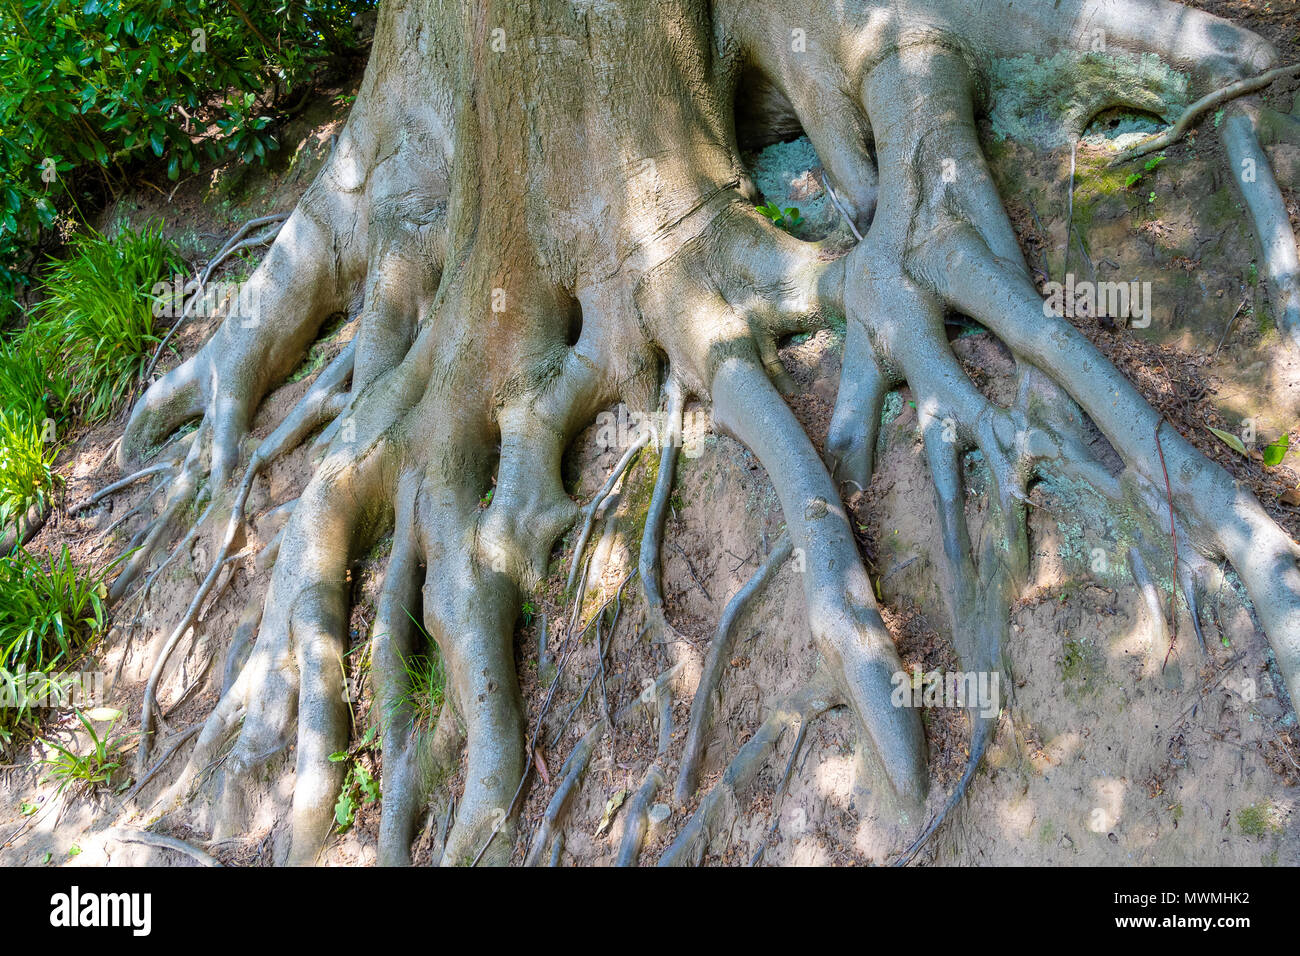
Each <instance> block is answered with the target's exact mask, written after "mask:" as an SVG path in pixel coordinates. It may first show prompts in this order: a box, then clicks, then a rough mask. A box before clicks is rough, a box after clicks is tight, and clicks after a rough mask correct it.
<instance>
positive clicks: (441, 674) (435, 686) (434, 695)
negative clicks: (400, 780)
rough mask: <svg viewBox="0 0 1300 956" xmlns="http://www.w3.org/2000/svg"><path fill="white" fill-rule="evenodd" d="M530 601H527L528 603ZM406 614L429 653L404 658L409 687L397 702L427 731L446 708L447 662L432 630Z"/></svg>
mask: <svg viewBox="0 0 1300 956" xmlns="http://www.w3.org/2000/svg"><path fill="white" fill-rule="evenodd" d="M528 606H529V605H525V607H528ZM406 616H407V617H409V618H410V619H411V622H412V623H413V624H414V625H415V628H416V630H417V631H419V633H420V635H421V637H423V638H424V643H425V646H427V647H428V648H429V652H428V653H427V654H412V655H410V656H409V657H405V658H403V659H402V669H403V670H404V671H405V672H406V690H405V691H404V692H403V693H402V696H401V697H399V698H398V699H397V701H396V702H395V704H394V707H395V708H396V709H401V710H405V711H406V712H407V713H409V714H410V715H411V719H412V722H413V723H414V724H415V729H416V732H417V733H426V732H428V731H430V730H432V729H433V728H434V725H435V724H437V722H438V715H439V714H440V713H441V712H442V703H443V700H444V699H445V696H446V691H447V670H446V667H445V666H444V665H443V661H442V655H441V654H440V653H438V645H437V644H436V643H435V642H434V640H433V638H432V637H430V636H429V632H428V631H426V630H425V629H424V625H422V624H421V623H420V622H419V621H417V620H416V619H415V615H413V614H412V613H411V612H410V611H407V612H406Z"/></svg>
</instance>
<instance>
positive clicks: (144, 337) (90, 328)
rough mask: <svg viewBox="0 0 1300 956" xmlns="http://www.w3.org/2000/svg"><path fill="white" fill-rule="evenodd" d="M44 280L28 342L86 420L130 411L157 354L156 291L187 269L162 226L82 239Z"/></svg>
mask: <svg viewBox="0 0 1300 956" xmlns="http://www.w3.org/2000/svg"><path fill="white" fill-rule="evenodd" d="M69 245H70V247H71V255H70V256H69V257H68V258H67V259H56V260H53V261H52V265H51V266H50V268H49V269H48V270H47V271H46V273H45V277H44V284H45V292H46V297H45V298H44V299H43V300H42V301H41V302H40V304H39V305H37V306H36V307H35V309H34V310H33V314H32V318H31V321H30V322H29V323H28V326H27V329H26V331H25V333H24V335H25V336H26V337H27V338H28V339H29V340H31V342H32V343H34V344H35V345H37V346H39V347H40V349H41V350H42V354H44V355H45V356H46V366H47V367H57V368H59V369H60V370H61V372H62V374H63V376H64V377H65V378H66V380H67V382H68V386H69V394H70V395H71V396H72V401H73V403H74V405H75V411H76V412H77V413H78V415H79V417H81V418H82V419H83V420H85V421H87V422H91V423H94V422H99V421H103V420H104V419H106V418H108V417H110V416H111V415H112V414H114V413H115V412H116V411H118V410H119V409H120V408H121V406H122V405H123V404H124V403H125V401H126V399H127V397H128V396H129V395H130V394H131V392H132V390H133V389H134V387H135V385H136V383H137V382H138V381H139V380H140V378H141V376H142V375H143V373H144V370H145V368H146V367H147V366H148V364H149V360H150V358H151V357H152V356H153V352H154V350H155V349H156V348H157V346H158V343H159V341H160V337H159V336H158V334H157V331H156V327H155V320H154V314H153V301H154V299H153V295H152V292H153V288H154V285H155V284H156V283H157V282H159V281H165V280H167V278H168V277H170V276H172V275H173V274H176V273H179V272H181V271H182V270H183V269H184V264H183V263H182V262H181V260H180V258H179V256H178V255H177V254H176V252H175V250H174V249H173V247H172V245H171V243H170V242H168V240H166V239H165V238H163V235H162V232H161V229H160V227H159V226H158V225H157V224H154V225H149V226H145V227H144V228H142V229H141V230H139V231H135V230H133V229H130V228H124V229H123V230H122V231H121V233H119V234H118V236H117V237H116V238H115V239H108V238H106V237H104V236H102V235H100V234H99V233H96V232H91V233H88V234H80V235H76V236H74V237H73V238H72V240H71V242H70V243H69Z"/></svg>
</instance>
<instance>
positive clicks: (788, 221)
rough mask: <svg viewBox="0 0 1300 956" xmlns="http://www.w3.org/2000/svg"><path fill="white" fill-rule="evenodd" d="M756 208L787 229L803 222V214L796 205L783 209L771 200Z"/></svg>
mask: <svg viewBox="0 0 1300 956" xmlns="http://www.w3.org/2000/svg"><path fill="white" fill-rule="evenodd" d="M755 208H757V209H758V211H759V212H760V213H762V214H763V215H764V216H766V217H767V218H768V219H771V220H772V222H773V223H774V224H775V225H778V226H781V227H783V228H785V229H795V228H797V227H798V226H799V224H800V223H802V222H803V216H802V215H801V214H800V212H799V209H798V207H795V206H788V207H786V208H785V209H782V208H781V207H780V206H778V205H777V204H776V203H774V202H769V203H764V204H763V205H761V206H757V207H755Z"/></svg>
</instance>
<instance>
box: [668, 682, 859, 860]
mask: <svg viewBox="0 0 1300 956" xmlns="http://www.w3.org/2000/svg"><path fill="white" fill-rule="evenodd" d="M838 706H840V701H839V699H838V697H837V695H835V694H833V693H829V692H828V691H827V690H826V689H825V688H824V687H821V686H819V682H817V681H814V683H813V684H811V685H809V686H807V687H804V688H803V689H801V690H799V691H796V692H795V693H793V694H791V695H790V696H789V697H788V698H786V699H785V700H783V701H781V702H780V703H779V704H777V705H776V706H775V707H774V708H773V710H772V714H771V715H770V716H769V717H768V718H767V719H766V720H765V721H763V724H762V726H761V727H759V728H758V730H757V731H755V732H754V736H752V737H750V738H749V740H748V742H746V744H745V745H744V746H743V747H741V748H740V751H739V752H738V753H737V754H736V756H735V759H734V760H732V761H731V764H730V765H729V766H728V767H727V769H726V770H725V771H724V772H723V774H722V778H721V779H720V780H719V781H718V782H717V784H715V785H714V787H713V788H712V789H711V790H709V792H708V793H706V794H705V795H704V798H703V799H702V800H701V801H700V805H699V807H698V808H697V809H696V811H695V813H694V814H693V815H692V816H691V818H690V820H688V821H687V823H686V825H685V826H684V827H683V828H682V829H681V830H680V831H679V832H678V834H677V837H676V838H675V839H674V840H673V842H672V843H671V844H670V845H669V847H668V849H667V850H665V851H664V853H663V856H661V857H660V858H659V865H660V866H698V865H699V864H700V862H701V861H702V860H703V859H704V854H705V852H706V850H707V849H708V844H709V840H710V838H711V837H712V835H713V828H714V827H715V826H716V825H717V823H718V821H719V820H720V819H722V817H723V815H724V814H725V813H726V812H727V810H728V808H729V807H731V806H734V804H735V801H736V800H737V795H738V793H739V792H740V791H741V790H743V789H744V788H745V787H746V786H748V785H749V784H750V783H751V782H753V780H754V778H755V777H756V776H757V775H758V773H759V771H761V770H762V769H763V768H764V767H766V766H767V763H768V761H769V760H770V759H771V756H772V753H773V752H774V751H775V750H776V745H777V743H778V742H779V741H780V739H781V736H782V735H783V734H784V733H785V732H786V731H787V730H790V729H797V736H796V744H795V746H794V747H792V748H791V750H792V753H791V763H792V762H793V751H795V750H796V749H797V747H798V745H799V744H800V743H802V740H803V728H804V726H805V725H806V724H807V723H808V722H809V721H810V720H812V719H813V718H814V717H817V716H818V715H819V714H824V713H825V712H826V711H828V710H832V709H834V708H835V707H838Z"/></svg>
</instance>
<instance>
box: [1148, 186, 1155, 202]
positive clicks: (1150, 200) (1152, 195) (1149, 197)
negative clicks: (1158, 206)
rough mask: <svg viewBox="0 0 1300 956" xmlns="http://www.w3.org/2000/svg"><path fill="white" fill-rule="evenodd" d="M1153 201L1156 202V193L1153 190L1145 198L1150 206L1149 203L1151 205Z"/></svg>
mask: <svg viewBox="0 0 1300 956" xmlns="http://www.w3.org/2000/svg"><path fill="white" fill-rule="evenodd" d="M1155 201H1156V191H1155V190H1154V189H1153V190H1151V194H1150V195H1149V196H1147V203H1148V204H1150V203H1153V202H1155Z"/></svg>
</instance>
